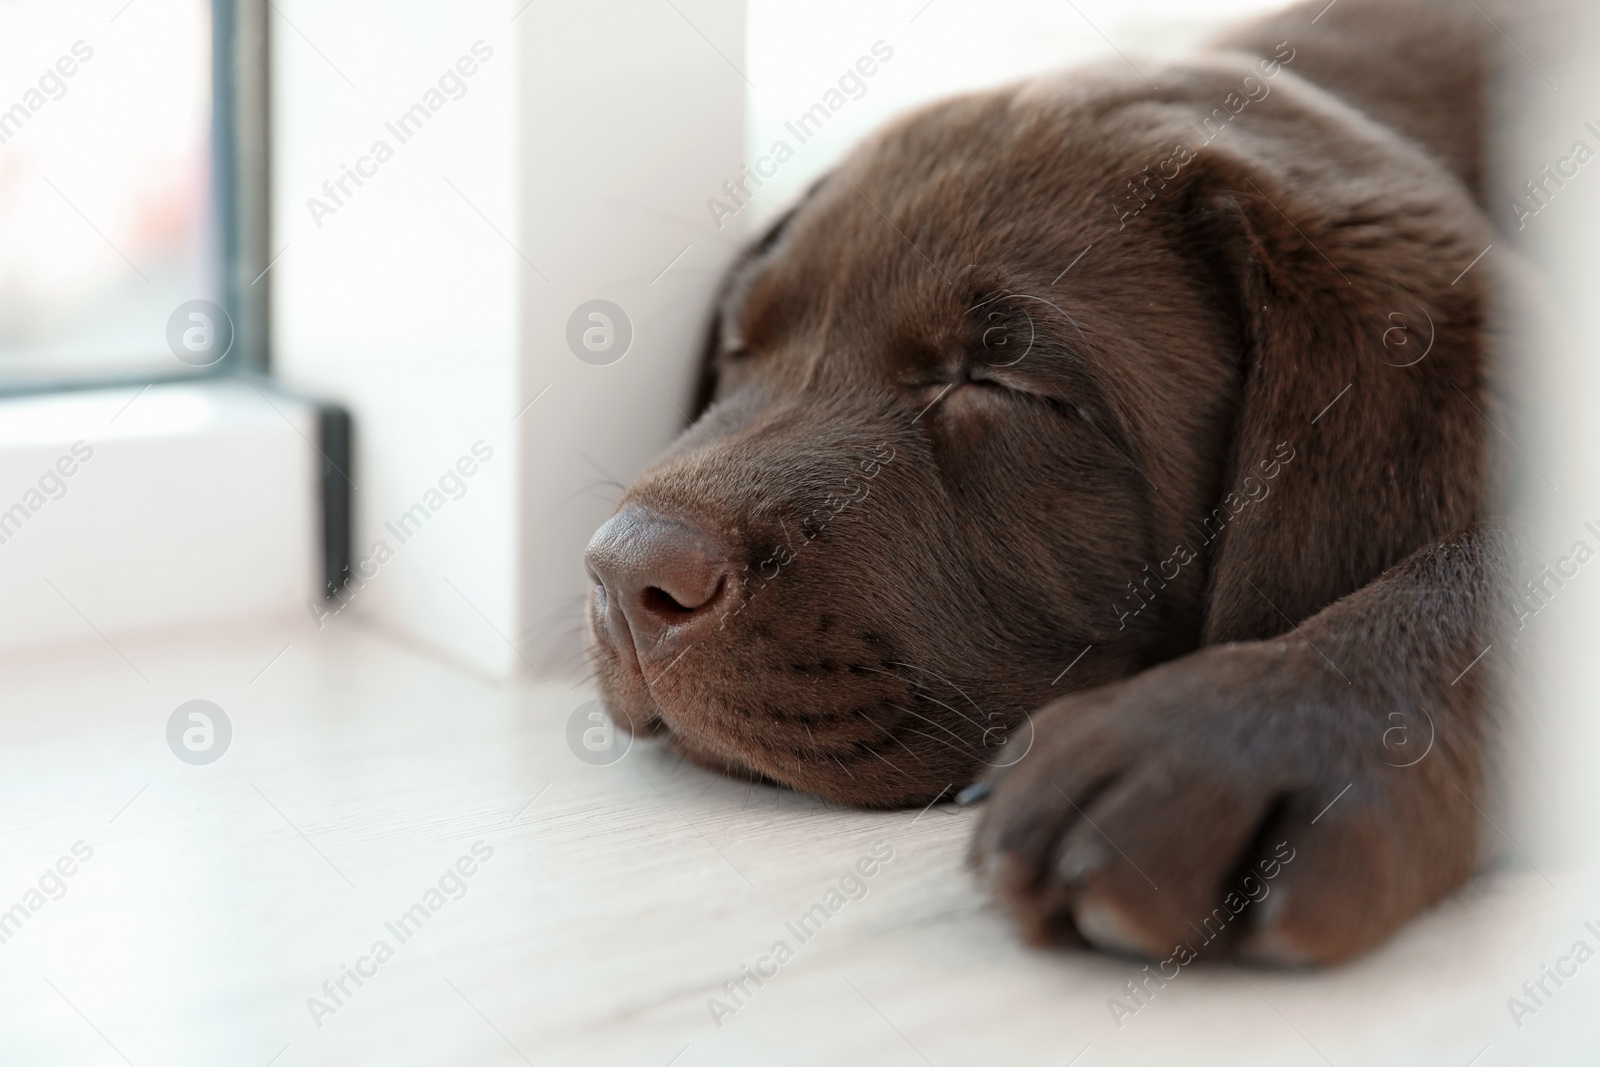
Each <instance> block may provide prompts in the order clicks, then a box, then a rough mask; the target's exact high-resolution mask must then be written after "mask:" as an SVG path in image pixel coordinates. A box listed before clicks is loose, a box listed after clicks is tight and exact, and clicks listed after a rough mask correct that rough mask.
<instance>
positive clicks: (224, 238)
mask: <svg viewBox="0 0 1600 1067" xmlns="http://www.w3.org/2000/svg"><path fill="white" fill-rule="evenodd" d="M268 11H269V3H268V0H211V93H212V107H211V154H212V182H211V196H212V205H211V206H212V210H213V213H214V217H215V219H216V225H217V228H218V235H217V236H218V252H219V256H218V261H219V270H220V277H219V278H218V279H217V281H218V288H219V290H220V292H221V294H222V306H223V309H224V310H225V311H227V313H228V316H229V318H231V319H232V321H233V328H234V335H233V336H234V340H233V347H232V348H231V349H230V350H229V351H228V354H227V355H226V356H224V357H223V358H222V359H221V360H219V361H217V362H216V363H215V364H213V365H212V366H209V367H194V368H189V367H184V366H182V365H181V364H179V363H178V361H177V360H173V363H174V366H173V368H172V369H171V370H170V371H144V372H127V373H120V372H115V373H109V374H86V375H71V376H62V377H36V378H28V379H19V380H8V379H6V378H4V377H3V376H0V397H14V396H27V395H32V394H41V393H60V392H70V391H80V390H88V389H108V388H117V387H122V386H144V385H162V384H167V383H173V382H198V381H204V380H207V379H211V378H220V377H229V376H233V375H237V374H254V375H260V376H266V375H268V374H269V373H270V371H271V359H270V347H269V342H270V311H271V288H270V287H271V273H270V271H269V270H268V267H269V266H270V263H271V260H270V259H269V258H268V256H269V253H268V250H267V242H268V240H269V239H270V238H269V235H270V233H271V228H270V222H271V219H270V217H269V215H268V211H269V201H270V195H269V191H270V185H269V182H270V175H271V166H270V164H271V155H270V147H271V145H270V130H271V124H270V114H269V111H268V108H269V99H270V96H269V92H268V84H267V82H268V71H269V69H270V59H271V50H270V46H271V41H270V35H269V33H268V20H267V14H268Z"/></svg>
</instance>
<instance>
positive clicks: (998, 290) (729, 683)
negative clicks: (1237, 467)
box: [588, 72, 1258, 806]
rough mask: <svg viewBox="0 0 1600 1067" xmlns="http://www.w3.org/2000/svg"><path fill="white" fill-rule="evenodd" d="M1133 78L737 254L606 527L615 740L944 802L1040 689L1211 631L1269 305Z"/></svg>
mask: <svg viewBox="0 0 1600 1067" xmlns="http://www.w3.org/2000/svg"><path fill="white" fill-rule="evenodd" d="M1230 77H1231V78H1232V80H1237V75H1231V76H1224V75H1220V74H1216V73H1214V72H1202V73H1200V74H1197V75H1193V76H1192V78H1191V80H1192V81H1195V82H1196V83H1197V87H1196V88H1195V89H1194V94H1195V95H1196V97H1197V98H1204V97H1206V95H1207V94H1211V93H1214V94H1216V95H1217V96H1218V97H1219V98H1220V97H1221V96H1222V94H1223V93H1225V92H1226V91H1227V90H1228V86H1229V84H1230V81H1229V78H1230ZM1144 91H1145V87H1144V86H1143V85H1142V83H1141V84H1140V85H1138V86H1130V85H1128V84H1126V83H1125V82H1123V81H1122V80H1121V79H1120V78H1118V77H1107V76H1103V75H1099V74H1095V75H1089V76H1086V77H1083V78H1082V79H1081V80H1078V81H1062V82H1057V83H1053V84H1052V83H1042V84H1041V83H1035V84H1032V85H1030V86H1025V87H1023V88H1020V89H1013V90H1008V91H1004V92H998V93H992V94H986V95H981V96H974V97H968V98H962V99H958V100H955V101H952V102H949V103H946V104H942V105H939V106H936V107H934V108H932V109H929V110H926V111H923V112H921V113H918V114H916V115H913V116H911V117H910V118H908V119H905V120H903V121H900V122H899V123H897V124H895V125H894V126H892V127H890V128H889V129H887V130H885V131H884V132H883V133H881V134H880V135H879V136H877V137H876V138H875V139H874V140H872V141H871V142H869V143H868V144H866V145H865V146H864V147H862V148H861V149H859V150H858V151H857V152H856V153H855V154H854V155H853V156H852V157H850V158H849V159H848V160H847V161H846V162H845V163H844V164H843V165H842V166H841V167H840V168H839V169H838V170H837V171H836V172H834V173H832V174H831V175H829V176H828V177H826V178H824V179H823V180H822V181H821V182H819V183H818V185H817V186H816V187H815V188H814V189H813V190H812V192H811V193H810V195H809V196H808V197H807V198H806V199H805V200H804V201H803V202H802V203H801V205H800V206H799V207H798V208H797V209H796V210H795V211H793V212H792V213H791V214H790V215H789V216H787V217H786V218H785V219H783V220H782V221H781V222H780V223H779V224H778V225H777V226H775V227H774V228H773V229H772V230H771V231H770V232H769V233H767V234H766V235H765V236H764V237H763V238H762V239H761V240H760V241H759V242H757V243H756V244H755V245H754V246H753V247H752V248H751V249H750V250H749V251H748V252H747V253H746V254H745V255H744V256H743V257H742V258H741V260H740V261H739V262H738V263H737V264H736V265H735V267H734V269H733V271H732V273H731V275H730V277H729V279H728V281H727V284H726V285H725V287H724V292H723V296H722V298H721V300H720V306H719V308H718V314H717V316H716V318H717V322H716V327H715V330H714V337H713V338H712V344H711V346H710V352H709V354H708V362H707V366H706V384H705V388H704V390H703V392H704V396H703V398H702V399H703V401H704V404H703V406H702V410H701V411H700V412H699V414H698V417H697V418H696V420H695V422H694V424H693V425H692V426H690V427H689V428H688V429H687V430H686V431H685V432H684V433H683V434H682V435H681V436H680V437H679V439H678V440H677V441H676V443H675V444H674V445H673V446H672V447H671V449H670V450H669V451H668V452H667V453H666V455H665V456H663V457H662V458H661V459H660V461H659V462H657V463H656V464H655V465H654V466H653V467H652V468H651V469H650V470H648V471H647V472H646V473H645V474H644V475H643V476H642V477H641V478H640V479H639V480H638V481H637V482H636V483H635V484H634V485H633V486H632V487H631V488H630V489H629V490H628V492H627V494H626V496H625V497H624V498H623V500H622V502H621V505H620V507H619V509H618V512H617V514H616V515H615V516H614V517H613V518H612V519H611V520H610V521H609V522H607V523H606V524H605V526H603V527H602V528H601V529H600V531H599V532H598V533H597V534H596V535H595V537H594V540H593V541H592V543H591V545H590V548H589V553H588V566H589V571H590V574H591V576H592V578H593V580H594V587H593V593H592V597H591V609H592V610H591V622H592V626H593V630H594V634H595V638H596V644H597V653H598V656H599V664H600V682H601V686H602V690H603V693H604V696H605V698H606V701H607V704H608V706H609V707H610V708H611V710H612V712H613V714H614V715H615V716H616V717H617V719H618V720H619V722H621V723H622V724H623V725H624V726H625V727H627V728H630V729H632V730H634V731H635V732H638V733H664V734H665V735H666V737H667V738H668V739H669V740H670V742H671V743H672V744H673V745H674V746H675V747H676V748H677V749H678V750H679V751H681V752H682V753H683V754H684V755H685V756H687V757H688V758H690V759H693V760H696V761H697V762H700V763H703V764H705V765H707V766H712V767H715V768H718V769H722V770H726V771H730V772H734V773H743V774H747V775H753V776H759V777H764V778H766V779H770V780H773V781H776V782H780V783H784V784H787V785H790V786H793V787H795V788H799V789H803V790H806V791H810V792H814V793H818V794H820V795H822V796H825V797H828V798H830V799H834V800H837V801H842V802H848V803H855V804H865V805H883V806H888V805H898V804H908V803H917V802H926V801H927V800H928V799H929V798H931V797H933V796H936V795H937V794H938V793H940V791H942V790H944V789H945V788H946V787H948V786H952V785H954V786H957V787H959V786H961V785H963V784H965V783H966V782H969V781H971V780H972V779H973V778H974V777H975V776H976V775H977V774H979V773H981V772H982V770H983V769H984V766H985V765H986V764H995V763H1006V762H1010V761H1013V760H1015V759H1016V758H1018V757H1019V756H1020V754H1021V753H1022V751H1024V750H1025V749H1026V746H1027V743H1028V733H1027V731H1028V725H1029V724H1028V718H1027V712H1028V711H1030V710H1031V709H1033V708H1035V707H1037V706H1039V705H1040V704H1041V703H1042V702H1044V701H1045V700H1046V699H1048V698H1049V697H1051V696H1053V695H1059V694H1061V693H1062V692H1064V691H1066V690H1067V689H1070V688H1076V687H1080V686H1083V685H1088V684H1096V683H1099V682H1104V681H1107V680H1110V679H1111V678H1114V677H1118V676H1121V675H1124V674H1127V673H1129V672H1130V671H1132V670H1136V669H1138V668H1139V667H1140V666H1143V665H1145V664H1147V663H1150V662H1153V661H1156V660H1159V659H1163V658H1167V657H1170V656H1172V655H1174V654H1177V653H1179V652H1181V651H1184V650H1186V649H1188V648H1192V647H1194V646H1195V645H1196V644H1197V643H1198V641H1199V639H1200V631H1201V627H1202V623H1203V612H1204V605H1203V599H1204V598H1203V591H1204V590H1205V589H1206V585H1207V581H1208V568H1209V567H1210V565H1211V560H1210V558H1209V557H1210V550H1209V549H1207V548H1205V547H1203V546H1204V545H1205V543H1206V540H1205V539H1206V537H1207V531H1206V528H1205V527H1204V525H1203V524H1204V522H1205V520H1206V518H1207V517H1208V516H1209V515H1210V514H1211V512H1212V508H1213V506H1214V505H1215V504H1216V502H1217V500H1218V498H1219V496H1220V495H1221V493H1222V490H1223V489H1224V488H1225V486H1224V481H1225V480H1226V479H1227V478H1229V477H1230V471H1229V465H1230V456H1229V452H1230V449H1231V448H1232V447H1233V443H1234V442H1233V435H1232V433H1231V427H1232V425H1233V420H1234V416H1235V414H1236V408H1237V407H1238V405H1239V403H1240V376H1241V350H1242V346H1243V343H1244V342H1243V340H1242V337H1243V335H1244V334H1245V333H1246V332H1247V329H1248V328H1247V326H1246V325H1245V320H1246V318H1247V316H1246V315H1245V313H1244V312H1243V311H1242V310H1241V306H1242V302H1244V301H1247V300H1248V301H1255V300H1257V299H1258V297H1257V296H1255V295H1253V294H1252V295H1248V296H1245V295H1241V290H1242V289H1243V288H1244V287H1245V285H1244V281H1243V279H1242V278H1241V277H1240V276H1239V273H1238V270H1239V268H1237V267H1234V266H1230V265H1229V264H1230V262H1231V260H1229V258H1228V257H1226V256H1222V255H1220V254H1219V253H1218V246H1219V242H1220V243H1229V242H1230V241H1231V243H1232V244H1234V245H1238V244H1240V243H1241V241H1240V240H1236V239H1235V238H1240V237H1241V236H1242V232H1243V231H1242V230H1241V229H1240V227H1239V226H1238V225H1233V224H1234V223H1237V221H1238V220H1237V218H1234V216H1237V215H1238V214H1239V211H1238V205H1237V203H1236V202H1235V201H1233V200H1232V199H1231V198H1229V197H1227V196H1224V197H1223V198H1222V199H1220V200H1219V199H1218V198H1217V196H1216V195H1215V192H1216V188H1217V183H1216V180H1215V175H1216V173H1217V169H1216V162H1215V161H1208V160H1207V159H1206V158H1201V157H1199V156H1196V155H1195V154H1194V153H1191V154H1190V158H1184V157H1183V156H1182V155H1181V153H1178V152H1177V151H1176V149H1177V145H1178V143H1179V141H1180V137H1179V136H1178V135H1177V134H1176V133H1175V132H1174V131H1175V130H1179V129H1182V128H1184V126H1185V122H1184V121H1183V116H1182V114H1181V113H1180V112H1181V109H1179V112H1175V110H1174V106H1173V105H1172V104H1170V103H1167V104H1162V105H1149V106H1148V107H1146V105H1145V104H1143V103H1142V102H1141V101H1142V95H1143V93H1144ZM1180 159H1181V160H1182V162H1181V163H1180V162H1178V160H1180ZM1157 171H1164V172H1165V175H1166V176H1165V177H1164V178H1163V179H1162V180H1161V181H1160V183H1159V185H1160V187H1159V188H1157V185H1156V184H1153V183H1151V184H1145V185H1144V187H1143V191H1142V192H1141V191H1140V190H1139V189H1135V188H1134V187H1133V186H1132V185H1131V184H1130V183H1132V182H1135V181H1138V182H1145V181H1146V179H1147V177H1148V176H1149V175H1150V174H1151V173H1154V172H1157ZM1174 172H1176V173H1174ZM1207 174H1210V175H1211V177H1210V179H1208V178H1207V177H1205V175H1207ZM1147 196H1148V197H1149V199H1148V201H1147V200H1146V199H1145V198H1146V197H1147ZM1136 206H1137V207H1138V208H1139V210H1137V211H1135V210H1134V208H1135V207H1136ZM1230 220H1231V221H1230ZM1229 225H1233V229H1232V230H1231V231H1229V233H1231V237H1227V238H1224V237H1219V234H1220V233H1222V232H1223V230H1225V229H1226V228H1227V227H1228V226H1229ZM1249 459H1250V461H1253V459H1254V457H1249ZM1180 544H1183V545H1187V546H1190V551H1189V552H1188V553H1182V552H1179V551H1177V550H1176V546H1179V545H1180ZM1086 650H1088V651H1086ZM1069 668H1070V669H1069ZM1008 739H1009V740H1008Z"/></svg>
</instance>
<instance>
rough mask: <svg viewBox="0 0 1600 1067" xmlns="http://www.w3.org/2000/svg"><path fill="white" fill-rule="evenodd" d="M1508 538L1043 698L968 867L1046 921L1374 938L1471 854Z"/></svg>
mask: <svg viewBox="0 0 1600 1067" xmlns="http://www.w3.org/2000/svg"><path fill="white" fill-rule="evenodd" d="M1507 544H1508V541H1507V535H1506V534H1505V533H1504V532H1502V531H1501V530H1500V529H1499V528H1488V527H1478V528H1475V529H1473V530H1470V531H1468V532H1465V533H1462V534H1460V535H1459V536H1457V537H1454V538H1451V539H1449V540H1447V541H1444V542H1440V543H1437V544H1434V545H1430V546H1428V547H1426V548H1424V549H1421V550H1419V551H1418V552H1416V553H1415V554H1413V555H1412V556H1410V557H1409V558H1407V559H1406V560H1404V561H1402V562H1401V563H1399V564H1397V565H1396V566H1394V567H1392V568H1391V569H1390V570H1389V571H1388V572H1386V573H1385V574H1384V575H1382V576H1381V577H1380V578H1378V579H1377V580H1375V581H1373V582H1372V583H1371V584H1369V585H1367V586H1366V587H1364V588H1362V589H1360V590H1358V591H1357V592H1355V593H1353V594H1351V595H1349V596H1347V597H1345V598H1343V599H1342V600H1339V601H1337V602H1336V603H1334V604H1332V605H1330V606H1329V607H1327V608H1325V609H1324V610H1322V611H1320V612H1318V613H1317V614H1316V615H1314V616H1312V617H1311V618H1309V619H1306V620H1304V621H1302V622H1300V623H1299V624H1298V625H1297V626H1295V627H1294V628H1292V629H1290V630H1289V631H1288V632H1287V633H1285V634H1283V635H1282V636H1279V637H1276V638H1273V639H1271V640H1264V641H1248V642H1238V643H1233V644H1226V645H1216V646H1211V647H1208V648H1204V649H1202V650H1200V651H1198V652H1195V653H1193V654H1192V655H1189V656H1186V657H1184V658H1182V659H1178V660H1174V661H1172V662H1169V663H1166V664H1163V665H1161V666H1158V667H1155V668H1153V669H1151V670H1149V671H1146V672H1144V673H1142V674H1139V675H1136V676H1134V677H1132V678H1129V679H1126V680H1124V681H1120V682H1116V683H1113V684H1111V685H1107V686H1103V687H1100V688H1097V689H1091V690H1087V691H1084V692H1081V693H1077V694H1074V695H1072V696H1070V697H1067V698H1065V699H1063V700H1059V701H1056V702H1055V703H1052V704H1050V705H1048V706H1047V707H1045V708H1044V709H1042V710H1041V711H1040V712H1038V713H1037V715H1036V716H1035V728H1036V730H1037V739H1036V741H1035V743H1034V746H1033V749H1032V750H1031V751H1030V752H1029V754H1028V755H1027V756H1026V757H1025V758H1024V759H1022V760H1021V761H1020V762H1019V763H1018V764H1017V765H1016V766H1015V767H1012V768H1010V769H1009V770H1007V771H1005V772H1004V773H1003V774H1001V775H999V776H998V781H997V783H996V788H995V791H994V795H993V796H992V798H991V799H990V800H989V802H988V805H987V808H986V810H985V812H984V816H983V819H982V822H981V825H980V827H979V830H978V834H977V837H976V840H975V842H974V846H973V859H974V863H975V865H976V867H977V868H978V870H979V871H980V872H981V874H982V876H983V877H984V878H985V879H986V880H987V881H988V882H989V883H990V885H991V887H992V888H993V890H994V891H995V892H996V893H997V894H998V896H999V897H1000V899H1001V900H1002V901H1003V902H1004V904H1005V905H1007V906H1008V907H1009V909H1010V910H1011V911H1012V912H1013V913H1014V914H1015V915H1016V917H1017V918H1018V920H1019V921H1020V922H1021V924H1022V926H1023V927H1024V929H1025V930H1026V931H1027V932H1028V934H1029V935H1030V936H1031V937H1032V939H1034V940H1036V941H1040V942H1063V941H1066V942H1070V941H1072V940H1074V939H1076V938H1078V937H1081V938H1083V939H1086V940H1088V941H1089V942H1091V943H1093V944H1095V945H1098V946H1100V947H1103V948H1111V949H1121V950H1128V951H1133V952H1137V953H1140V954H1143V955H1148V956H1151V957H1154V958H1156V959H1164V958H1167V957H1170V956H1172V955H1173V954H1174V953H1177V954H1178V956H1179V957H1180V962H1187V959H1182V958H1181V957H1183V956H1184V949H1187V951H1188V952H1190V953H1193V954H1194V955H1196V956H1203V955H1208V954H1212V953H1216V952H1227V951H1237V952H1240V953H1242V954H1244V955H1246V956H1251V957H1254V958H1259V959H1267V960H1273V961H1279V962H1289V963H1300V962H1331V961H1335V960H1339V959H1342V958H1344V957H1347V956H1350V955H1351V954H1353V953H1356V952H1359V951H1361V950H1363V949H1365V948H1367V947H1369V946H1371V945H1374V944H1375V943H1377V942H1378V941H1380V940H1381V939H1383V938H1384V937H1386V936H1387V935H1388V934H1389V933H1391V932H1392V931H1393V930H1394V929H1395V928H1396V927H1397V926H1399V925H1400V924H1401V923H1403V922H1404V921H1405V920H1406V919H1407V918H1409V917H1410V916H1411V915H1413V914H1414V913H1415V912H1416V911H1418V910H1419V909H1421V908H1423V907H1425V906H1427V905H1428V904H1430V903H1432V902H1433V901H1435V900H1437V899H1438V898H1439V897H1441V896H1442V895H1443V894H1445V893H1447V892H1448V891H1449V890H1451V889H1452V888H1454V887H1455V886H1457V885H1458V884H1460V883H1461V882H1462V881H1463V880H1464V879H1465V878H1466V877H1467V876H1468V875H1469V874H1470V873H1471V871H1472V870H1473V868H1474V866H1475V865H1476V863H1477V862H1478V859H1479V840H1480V830H1481V828H1482V826H1483V818H1484V817H1483V815H1481V814H1480V813H1479V811H1477V810H1476V809H1475V807H1474V806H1475V805H1477V806H1480V807H1481V806H1482V796H1483V793H1484V790H1485V779H1486V774H1487V767H1486V755H1487V753H1488V751H1489V750H1490V748H1491V746H1490V743H1489V733H1490V728H1491V723H1490V718H1489V713H1488V706H1489V703H1490V700H1491V697H1492V695H1493V691H1494V679H1495V678H1496V676H1497V675H1498V674H1501V673H1502V672H1503V671H1504V668H1505V666H1506V662H1507V660H1506V656H1507V655H1508V653H1509V649H1508V648H1507V647H1506V646H1507V645H1508V644H1509V643H1510V641H1511V638H1512V637H1513V636H1514V635H1512V634H1507V635H1506V639H1505V640H1501V639H1499V638H1497V636H1496V635H1497V633H1498V632H1499V631H1500V630H1501V629H1503V627H1504V625H1505V624H1506V623H1510V624H1511V626H1512V629H1513V630H1514V629H1515V624H1516V621H1517V615H1516V611H1515V610H1514V607H1513V601H1512V599H1511V593H1510V591H1509V586H1508V583H1507V582H1505V581H1504V580H1503V573H1504V572H1505V571H1506V570H1507V564H1506V562H1505V560H1506V553H1507V550H1508V549H1507ZM1491 643H1493V644H1494V646H1495V647H1494V649H1493V650H1492V651H1490V652H1489V653H1488V654H1487V655H1483V652H1484V649H1485V648H1486V647H1487V646H1489V645H1490V644H1491ZM1480 657H1481V658H1480ZM1189 958H1193V957H1192V956H1191V957H1189Z"/></svg>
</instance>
